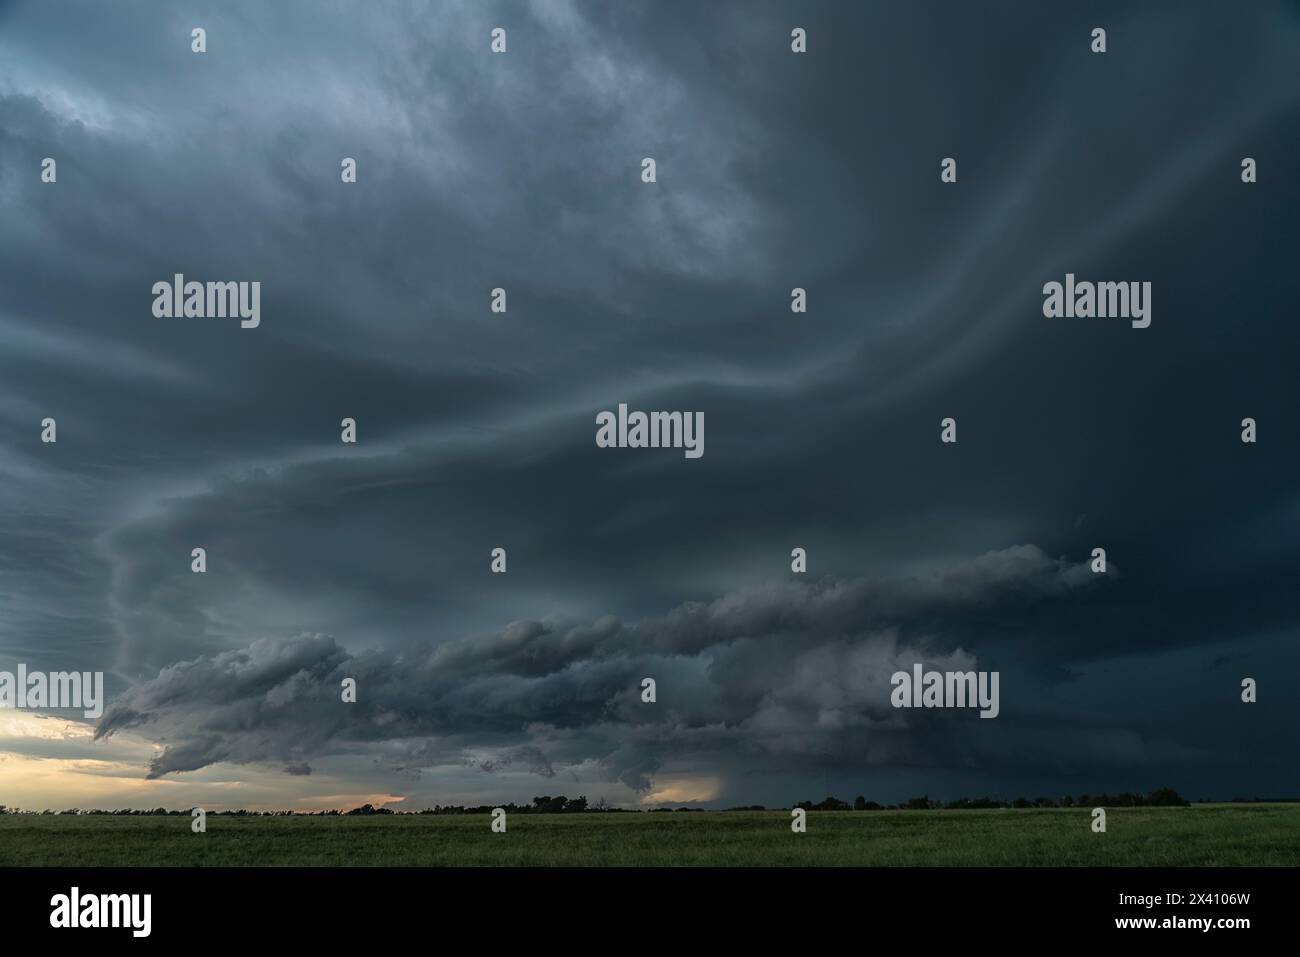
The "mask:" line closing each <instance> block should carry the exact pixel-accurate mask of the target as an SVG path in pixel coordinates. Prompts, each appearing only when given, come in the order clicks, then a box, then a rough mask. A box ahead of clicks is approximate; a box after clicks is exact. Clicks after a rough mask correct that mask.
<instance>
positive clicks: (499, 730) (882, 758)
mask: <svg viewBox="0 0 1300 957" xmlns="http://www.w3.org/2000/svg"><path fill="white" fill-rule="evenodd" d="M1101 582H1102V579H1101V577H1100V576H1097V575H1094V574H1093V573H1092V572H1091V571H1089V570H1088V568H1087V566H1086V565H1081V564H1071V563H1069V562H1067V561H1064V560H1060V559H1050V558H1048V557H1047V556H1046V555H1044V554H1043V553H1042V552H1041V551H1040V550H1039V549H1037V548H1035V547H1033V546H1023V547H1019V548H1014V549H1008V550H1005V551H1002V552H996V553H990V554H988V555H984V556H981V557H980V558H978V559H976V560H974V561H972V562H970V563H967V564H964V565H962V566H959V567H955V568H951V569H947V570H945V571H944V572H942V573H937V574H930V575H926V576H923V577H919V578H913V579H904V580H898V581H870V580H858V581H849V582H837V581H832V580H829V579H827V580H823V581H820V582H817V583H814V584H803V583H796V582H782V583H770V584H768V585H765V586H762V587H755V588H752V589H749V590H746V591H743V592H737V593H733V594H729V595H726V596H723V597H722V598H719V599H717V600H715V601H712V602H708V603H704V602H691V603H688V604H685V605H682V606H680V607H678V608H676V609H674V610H673V611H671V612H670V613H668V614H667V615H665V616H663V617H661V618H657V619H650V620H647V621H644V622H641V623H639V624H636V625H624V624H622V623H620V622H619V621H617V620H616V619H614V618H612V617H604V618H601V619H599V620H597V621H595V622H591V623H585V624H564V623H558V622H540V621H518V622H515V623H513V624H511V625H510V626H509V627H507V628H505V629H504V630H502V631H500V632H497V633H495V634H492V635H488V636H484V637H480V638H471V639H461V640H458V641H452V642H447V643H445V644H442V645H440V646H438V647H437V648H435V649H434V650H432V651H414V652H408V653H389V652H370V653H365V654H361V655H358V656H355V657H353V656H350V655H348V654H347V653H346V652H344V651H343V649H342V648H341V647H340V646H339V645H338V644H337V642H335V641H334V640H333V639H331V638H326V637H323V636H301V637H299V638H296V639H290V640H283V641H265V640H264V641H259V642H256V643H254V644H253V645H250V646H249V647H247V648H243V649H239V650H235V651H225V652H221V653H219V654H217V655H214V656H210V657H204V658H200V659H197V660H195V661H190V662H180V663H177V664H174V665H170V666H168V667H167V668H164V669H163V671H162V673H161V674H160V675H159V676H158V677H157V678H156V679H154V680H152V681H149V682H146V683H143V684H141V685H138V686H137V687H135V688H134V689H132V690H131V691H130V692H128V693H127V694H126V695H124V696H122V697H121V698H119V699H118V700H117V701H116V702H114V703H113V705H112V706H111V707H110V709H109V710H108V711H107V712H106V713H105V715H104V716H103V718H102V720H101V721H100V723H99V726H98V729H97V736H99V737H107V736H110V735H112V734H114V733H115V732H118V731H122V730H125V729H140V730H143V731H145V732H146V733H148V734H149V735H150V736H151V737H153V738H154V739H155V740H159V741H162V742H165V743H166V749H165V750H164V751H162V752H161V753H159V754H158V756H157V757H156V758H155V760H154V762H153V764H152V766H151V768H150V774H151V775H153V776H159V775H163V774H167V773H171V772H177V771H190V770H195V769H198V768H201V767H203V766H205V765H207V764H210V763H213V762H218V761H233V762H238V763H245V762H253V761H281V762H285V764H286V769H287V770H290V771H291V772H292V773H302V769H303V768H304V767H305V766H306V765H307V763H308V762H309V761H310V760H312V759H314V758H318V757H322V756H328V755H334V754H338V753H348V752H349V751H354V750H355V749H357V748H358V747H362V746H364V745H365V744H366V743H368V742H374V741H393V742H399V743H402V745H403V747H402V749H401V752H400V753H401V754H402V760H403V761H404V762H406V763H407V764H408V765H409V763H410V762H411V760H412V759H416V760H418V761H420V762H426V763H428V764H432V765H438V764H447V763H449V762H452V761H454V760H456V758H457V757H458V756H460V757H461V759H462V760H465V758H464V757H463V756H464V755H470V757H469V759H468V760H466V761H465V763H470V764H472V765H474V766H476V767H479V768H480V769H481V770H484V771H493V770H496V769H497V768H499V767H502V766H509V765H511V764H517V763H523V764H526V766H528V767H529V768H530V770H532V771H534V773H538V774H542V775H543V776H553V775H554V773H555V771H554V765H555V764H566V765H574V764H580V763H582V762H583V761H586V760H589V759H591V758H593V757H595V758H598V759H599V761H600V764H601V766H602V767H603V768H604V770H605V771H606V773H607V774H608V775H609V777H610V778H611V779H617V780H620V781H622V782H624V783H626V784H628V785H629V786H634V787H637V788H639V789H645V788H647V787H648V786H649V781H648V780H647V778H646V777H645V775H646V773H647V772H649V771H652V770H654V769H655V768H658V767H659V766H661V765H662V764H663V763H664V762H665V761H666V760H669V759H672V760H675V761H681V760H684V759H691V758H701V759H709V760H712V761H715V762H719V763H720V765H728V764H731V763H732V762H733V760H734V758H735V756H736V755H737V754H740V755H744V756H745V757H746V759H747V760H748V761H750V762H751V765H752V766H756V767H760V768H761V767H763V766H765V765H767V764H769V763H771V762H774V761H776V760H779V762H780V766H782V767H784V768H786V769H787V770H788V769H790V767H791V766H792V765H798V764H800V763H802V762H804V761H806V760H808V759H813V758H815V759H817V760H825V759H827V758H836V759H840V760H844V761H847V762H852V763H855V764H858V765H875V764H882V763H887V762H891V761H902V760H905V759H908V758H913V759H916V760H921V761H925V760H931V759H933V755H932V754H928V753H927V752H928V751H929V750H931V749H932V748H934V747H939V748H942V749H943V750H944V751H948V750H950V749H951V747H952V744H951V743H948V744H943V743H941V740H940V739H941V737H942V736H943V735H948V736H953V735H956V736H958V737H961V736H962V732H961V731H960V725H958V726H957V728H953V727H952V726H951V725H950V726H948V727H946V728H945V729H944V730H943V731H942V732H940V731H939V725H938V724H937V723H935V722H929V721H924V720H921V721H911V720H907V718H906V716H905V714H904V713H903V712H896V711H894V710H893V709H892V708H891V707H890V705H889V692H890V684H889V677H890V675H892V674H893V673H894V672H895V671H897V670H909V671H910V669H911V666H912V664H913V663H914V662H918V661H924V662H925V663H926V664H927V665H928V666H931V667H934V666H938V667H942V666H944V665H951V666H952V667H953V669H959V670H968V669H970V668H973V667H975V661H974V659H973V658H972V656H971V655H970V654H968V653H967V652H965V651H963V650H962V648H961V647H959V646H956V645H954V644H953V642H952V641H951V639H950V638H949V637H948V636H947V635H946V634H945V629H944V624H943V622H944V621H945V620H946V619H947V620H953V621H956V620H962V619H968V618H969V617H970V616H972V615H974V614H982V615H989V616H992V617H993V618H994V619H1006V620H1008V621H1009V620H1014V619H1015V618H1016V617H1017V616H1018V615H1019V614H1021V611H1020V609H1022V608H1023V607H1024V606H1025V605H1026V604H1028V603H1035V602H1048V603H1059V602H1061V601H1062V600H1063V599H1065V598H1066V597H1067V596H1069V595H1071V594H1073V593H1076V592H1083V591H1090V590H1093V589H1096V588H1099V587H1100V586H1101ZM1006 623H1007V622H1006V621H1004V622H1003V623H1002V624H1001V625H1000V626H999V627H1006ZM644 677H654V678H655V680H656V682H657V686H658V691H657V694H658V700H657V701H656V702H655V703H654V704H647V703H645V702H643V701H641V700H640V697H639V694H640V688H641V679H642V678H644ZM346 678H353V679H355V681H356V688H357V701H356V702H355V703H345V702H343V701H342V694H341V690H340V689H341V687H342V683H343V681H344V679H346ZM908 731H911V732H912V733H911V734H905V733H904V732H908ZM484 747H486V748H488V749H490V751H491V754H492V756H491V757H487V758H482V757H473V754H474V753H475V749H482V748H484ZM970 756H971V757H972V758H974V757H976V756H977V752H972V754H971V755H970Z"/></svg>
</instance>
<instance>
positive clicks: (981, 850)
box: [0, 804, 1300, 867]
mask: <svg viewBox="0 0 1300 957" xmlns="http://www.w3.org/2000/svg"><path fill="white" fill-rule="evenodd" d="M1090 821H1091V817H1090V815H1089V811H1088V810H1087V809H1078V808H1076V809H1073V810H1056V809H1052V810H1047V809H1043V810H1038V809H1030V810H993V811H865V812H816V811H814V812H810V813H809V815H808V831H807V833H805V834H794V833H791V831H790V816H789V812H786V811H759V812H754V811H738V812H718V813H682V812H673V813H661V814H649V813H645V814H537V815H524V814H517V815H514V816H512V817H511V818H510V819H509V821H508V827H507V831H506V833H504V834H494V833H492V831H491V830H490V828H489V818H488V817H487V816H481V815H475V816H462V817H451V816H447V817H444V816H434V815H376V816H367V817H362V816H356V817H262V818H258V817H216V816H212V815H209V817H208V819H207V825H208V830H207V833H206V834H194V833H191V831H190V819H189V818H188V817H180V816H176V817H162V816H158V817H148V816H141V817H113V816H83V817H73V816H46V817H38V816H20V815H9V816H0V866H5V865H10V866H11V865H20V866H23V865H25V866H33V865H34V866H77V867H84V866H91V867H96V866H103V867H108V866H137V865H150V866H168V865H177V866H194V865H201V866H248V865H254V866H256V865H286V866H289V865H307V866H344V865H362V866H374V865H418V866H430V865H433V866H436V865H521V864H522V865H535V866H537V865H540V866H564V865H575V864H596V865H650V866H661V865H773V864H779V865H832V866H834V865H873V866H891V865H893V866H896V865H995V866H996V865H1027V866H1042V865H1085V866H1113V865H1128V866H1159V865H1172V866H1178V865H1197V866H1206V865H1209V866H1216V865H1220V866H1221V865H1272V866H1291V867H1294V866H1296V865H1298V864H1300V805H1285V804H1263V805H1249V806H1241V805H1206V806H1198V807H1190V808H1141V809H1122V808H1117V809H1112V810H1108V811H1107V830H1106V833H1105V834H1094V833H1093V832H1092V830H1091V828H1090V826H1089V824H1090Z"/></svg>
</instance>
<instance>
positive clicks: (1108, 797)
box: [0, 788, 1300, 817]
mask: <svg viewBox="0 0 1300 957" xmlns="http://www.w3.org/2000/svg"><path fill="white" fill-rule="evenodd" d="M1296 802H1300V798H1261V797H1258V796H1256V797H1234V798H1233V799H1232V801H1231V802H1230V803H1233V804H1266V803H1274V804H1288V803H1296ZM1191 803H1192V802H1191V801H1188V800H1187V799H1186V798H1184V797H1183V796H1182V795H1180V794H1179V793H1178V792H1177V791H1175V790H1174V789H1173V788H1157V789H1156V790H1154V791H1151V792H1150V793H1148V794H1135V793H1130V792H1128V791H1125V792H1123V793H1121V794H1080V795H1079V797H1078V798H1077V799H1076V798H1074V797H1072V796H1071V795H1069V794H1067V795H1065V796H1064V797H1062V798H1059V799H1058V798H1047V797H1038V798H1033V799H1030V798H1026V797H1016V798H1011V799H1006V798H990V797H979V798H958V799H956V800H955V801H936V800H931V799H930V797H928V796H925V795H923V796H921V797H914V798H911V799H909V800H907V801H903V802H900V803H898V804H880V803H878V802H876V801H868V800H867V799H866V798H865V797H863V796H862V795H858V796H857V797H856V798H854V799H853V802H852V803H849V802H848V801H841V800H840V799H839V798H835V797H827V798H825V799H824V800H822V801H819V802H817V803H816V804H814V803H813V802H812V801H799V802H798V803H796V804H794V805H792V806H793V807H799V808H803V809H804V810H806V811H968V810H970V811H973V810H991V809H997V808H1013V809H1017V808H1071V807H1089V808H1091V807H1188V806H1190V805H1191ZM1196 803H1198V804H1209V803H1215V802H1211V801H1209V800H1208V799H1206V798H1201V799H1200V800H1199V801H1197V802H1196ZM496 808H504V809H505V811H506V813H507V814H511V815H513V814H575V813H576V814H581V813H584V812H591V811H598V812H601V813H605V814H619V813H622V814H635V813H649V814H655V813H664V812H689V811H698V812H701V813H704V812H706V809H705V808H701V807H676V808H674V807H670V806H667V805H664V806H662V807H654V808H620V807H615V806H614V805H612V804H610V803H609V802H608V801H607V800H606V799H605V798H603V797H602V798H600V799H598V800H596V801H594V802H589V801H588V800H587V797H586V795H579V796H578V797H576V798H569V797H566V796H564V795H563V794H559V795H554V796H552V795H548V794H544V795H541V796H539V797H534V798H533V800H532V803H531V804H514V803H507V804H480V805H477V806H468V805H463V804H435V805H434V806H433V807H426V808H424V809H422V810H419V811H406V810H402V811H395V810H393V809H392V808H388V807H375V806H374V805H373V804H363V805H361V806H360V807H354V808H352V809H350V810H347V811H340V810H328V811H248V810H244V809H243V808H240V809H237V810H227V811H208V812H207V813H208V814H210V815H215V816H219V817H221V816H225V817H355V816H358V815H362V816H365V815H371V814H405V815H413V814H491V813H492V812H493V811H494V810H495V809H496ZM726 810H728V811H781V810H788V808H785V807H779V808H769V807H767V806H765V805H762V804H747V805H742V806H738V807H729V808H726ZM192 811H193V808H185V809H183V810H168V809H167V808H161V807H159V808H154V809H152V810H147V809H146V810H140V809H136V808H119V809H116V810H105V809H100V808H94V809H90V810H83V809H81V808H68V809H67V810H63V811H54V810H43V811H27V810H23V809H22V808H16V807H6V806H5V805H3V804H0V814H40V815H52V814H112V815H129V816H150V815H185V816H188V815H189V814H190V813H191V812H192Z"/></svg>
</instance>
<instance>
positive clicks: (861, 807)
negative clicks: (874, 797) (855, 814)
mask: <svg viewBox="0 0 1300 957" xmlns="http://www.w3.org/2000/svg"><path fill="white" fill-rule="evenodd" d="M866 809H867V799H866V798H864V797H863V796H862V795H861V794H859V795H858V796H857V797H855V798H854V799H853V810H855V811H865V810H866Z"/></svg>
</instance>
